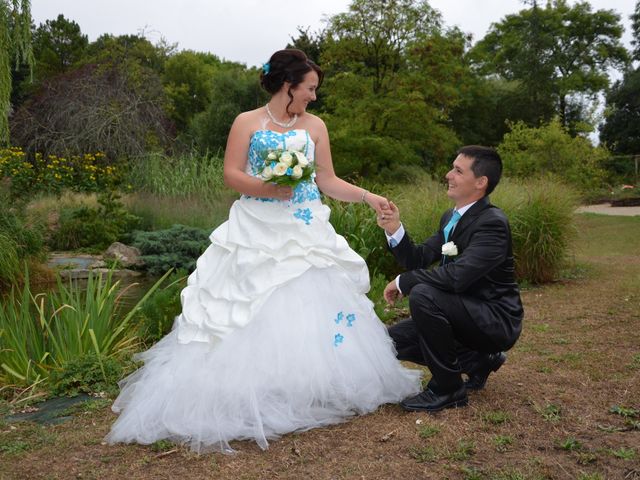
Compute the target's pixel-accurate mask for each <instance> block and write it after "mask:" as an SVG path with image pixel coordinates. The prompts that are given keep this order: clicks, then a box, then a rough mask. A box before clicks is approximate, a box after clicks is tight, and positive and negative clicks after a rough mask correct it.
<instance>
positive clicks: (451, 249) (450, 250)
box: [442, 242, 458, 257]
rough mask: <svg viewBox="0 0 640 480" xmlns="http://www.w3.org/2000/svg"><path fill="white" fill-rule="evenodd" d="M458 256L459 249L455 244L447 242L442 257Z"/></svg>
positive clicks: (443, 247)
mask: <svg viewBox="0 0 640 480" xmlns="http://www.w3.org/2000/svg"><path fill="white" fill-rule="evenodd" d="M457 254H458V247H457V246H456V244H455V243H453V242H447V243H445V244H444V245H442V255H446V256H448V257H453V256H455V255H457Z"/></svg>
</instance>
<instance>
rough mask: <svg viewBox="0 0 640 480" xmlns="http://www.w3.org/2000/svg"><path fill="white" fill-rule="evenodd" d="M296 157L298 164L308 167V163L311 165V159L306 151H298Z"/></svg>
mask: <svg viewBox="0 0 640 480" xmlns="http://www.w3.org/2000/svg"><path fill="white" fill-rule="evenodd" d="M296 158H297V159H298V165H300V166H301V167H306V166H307V165H309V160H307V157H305V156H304V153H302V152H296Z"/></svg>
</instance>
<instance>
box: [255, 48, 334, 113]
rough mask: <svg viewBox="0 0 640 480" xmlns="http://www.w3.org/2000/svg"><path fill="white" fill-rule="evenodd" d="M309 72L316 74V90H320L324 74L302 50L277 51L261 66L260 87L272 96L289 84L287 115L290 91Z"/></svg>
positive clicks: (290, 96) (291, 98) (290, 97)
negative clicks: (286, 83) (285, 84)
mask: <svg viewBox="0 0 640 480" xmlns="http://www.w3.org/2000/svg"><path fill="white" fill-rule="evenodd" d="M311 70H313V71H314V72H316V73H317V74H318V88H320V85H322V79H323V78H324V73H323V72H322V70H320V67H318V65H316V64H315V63H313V62H312V61H311V60H310V59H309V58H308V57H307V55H306V54H305V53H304V52H303V51H302V50H298V49H297V48H287V49H285V50H278V51H277V52H276V53H274V54H273V55H271V58H270V59H269V63H268V64H265V66H263V69H262V73H261V74H260V85H262V88H264V89H265V90H266V91H267V92H269V93H270V94H271V95H273V94H275V93H277V92H278V91H280V89H281V88H282V85H284V83H285V82H289V90H288V91H287V95H289V99H290V100H289V103H288V104H287V113H289V105H291V103H292V102H293V95H291V90H292V89H294V88H295V87H297V86H298V85H299V84H300V83H302V80H303V79H304V76H305V75H306V74H307V73H309V72H310V71H311Z"/></svg>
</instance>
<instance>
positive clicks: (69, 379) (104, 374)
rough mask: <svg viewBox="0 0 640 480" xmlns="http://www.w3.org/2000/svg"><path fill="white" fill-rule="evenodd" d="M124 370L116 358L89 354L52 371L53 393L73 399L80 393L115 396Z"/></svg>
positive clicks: (50, 383) (50, 382) (50, 379)
mask: <svg viewBox="0 0 640 480" xmlns="http://www.w3.org/2000/svg"><path fill="white" fill-rule="evenodd" d="M123 370H124V369H123V367H122V364H121V363H120V362H119V361H118V360H116V359H115V358H110V357H105V356H98V355H96V354H95V353H87V354H86V355H82V356H80V357H77V358H73V359H71V360H69V361H68V362H67V363H65V364H64V365H63V366H62V367H61V368H59V369H54V370H52V371H51V375H50V376H49V385H50V388H51V393H52V394H53V395H56V396H72V397H73V396H76V395H78V394H80V393H101V392H106V393H109V394H115V393H117V390H118V381H119V380H120V379H121V378H122V374H123Z"/></svg>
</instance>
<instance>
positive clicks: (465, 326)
mask: <svg viewBox="0 0 640 480" xmlns="http://www.w3.org/2000/svg"><path fill="white" fill-rule="evenodd" d="M501 174H502V160H501V159H500V156H499V155H498V153H497V152H495V151H494V150H493V149H490V148H487V147H481V146H466V147H463V148H461V149H460V150H459V151H458V156H457V157H456V159H455V160H454V161H453V168H452V169H451V170H450V171H449V173H447V175H446V180H447V183H448V190H447V195H448V197H449V198H450V199H451V200H453V202H454V203H455V208H453V209H451V210H447V211H446V212H445V213H444V215H443V216H442V218H441V219H440V228H439V229H438V232H436V233H435V234H434V235H433V236H431V237H430V238H428V239H427V240H426V241H425V242H424V243H422V244H420V245H416V244H414V243H413V241H412V240H411V238H410V237H409V235H408V233H406V231H405V230H404V228H403V226H402V224H401V223H400V212H399V211H398V209H397V207H396V206H395V205H394V204H393V203H392V202H389V205H390V208H389V209H388V210H386V211H385V212H384V214H383V215H382V216H380V217H378V225H379V226H380V227H382V228H383V229H384V230H385V232H386V234H387V239H388V242H389V246H390V249H391V251H392V252H393V254H394V256H395V257H396V260H397V261H398V263H400V265H402V266H403V267H404V268H405V269H406V270H407V271H406V272H405V273H402V274H400V275H399V276H398V277H397V278H396V279H395V280H393V281H392V282H391V283H389V284H388V285H387V287H386V288H385V290H384V297H385V299H386V301H387V302H388V303H390V304H393V303H394V302H395V301H396V300H397V299H398V298H400V297H401V296H403V295H404V296H408V297H409V309H410V312H411V318H409V319H406V320H402V321H400V322H399V323H397V324H396V325H393V326H392V327H390V328H389V334H390V335H391V338H392V339H393V340H394V342H395V345H396V349H397V351H398V358H399V359H400V360H410V361H412V362H415V363H420V364H423V365H426V366H427V367H429V370H430V371H431V375H432V378H431V380H430V381H429V383H428V385H427V388H426V389H425V390H424V391H423V392H421V393H420V394H418V395H416V396H415V397H410V398H407V399H405V400H403V401H402V403H401V405H402V407H403V408H404V409H405V410H410V411H427V412H437V411H439V410H442V409H445V408H451V407H461V406H464V405H466V404H467V402H468V399H467V391H469V390H479V389H482V388H483V387H484V385H485V383H486V381H487V377H488V376H489V374H490V373H491V372H492V371H496V370H498V368H500V366H502V364H503V363H504V362H505V360H506V355H505V354H504V353H502V352H503V351H505V350H508V349H509V348H511V347H512V346H513V345H514V343H515V342H516V340H517V339H518V336H519V335H520V331H521V329H522V317H523V309H522V303H521V301H520V293H519V290H518V285H517V283H516V281H515V273H514V264H513V252H512V247H511V230H510V228H509V222H508V220H507V217H506V216H505V214H504V213H503V212H502V210H500V209H499V208H497V207H495V206H493V205H491V203H490V202H489V197H488V195H489V194H490V193H491V192H492V191H493V189H494V188H495V186H496V185H497V184H498V182H499V181H500V176H501ZM434 263H435V264H436V265H435V266H434V267H433V268H429V267H430V266H431V265H432V264H434ZM462 373H465V374H467V376H468V379H467V381H466V382H464V381H463V379H462V375H461V374H462Z"/></svg>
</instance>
